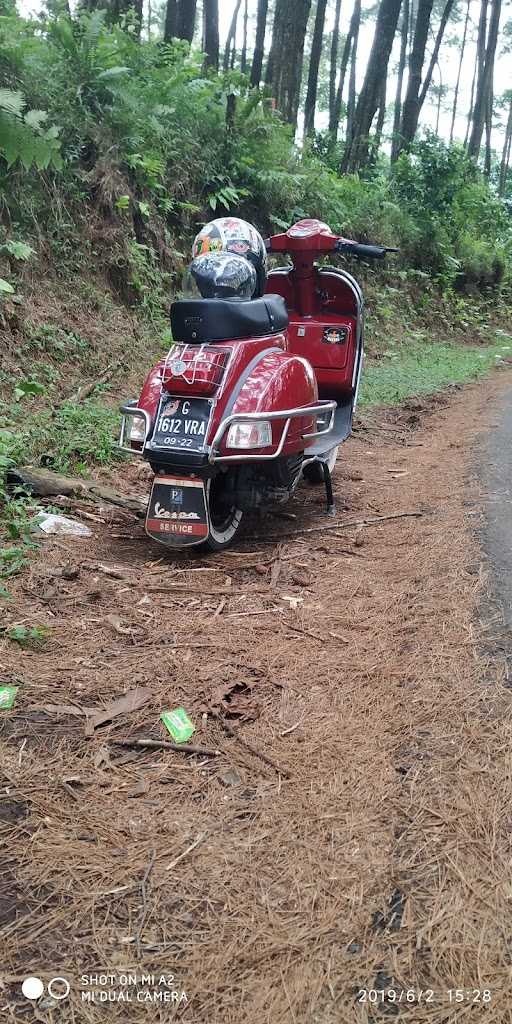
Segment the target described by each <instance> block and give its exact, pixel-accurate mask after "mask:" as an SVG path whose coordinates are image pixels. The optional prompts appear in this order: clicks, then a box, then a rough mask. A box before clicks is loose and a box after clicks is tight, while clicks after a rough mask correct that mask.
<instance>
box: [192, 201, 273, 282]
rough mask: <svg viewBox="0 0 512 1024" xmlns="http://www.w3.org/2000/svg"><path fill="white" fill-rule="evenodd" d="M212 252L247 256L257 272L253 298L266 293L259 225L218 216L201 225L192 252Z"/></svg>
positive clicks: (263, 248) (265, 252)
mask: <svg viewBox="0 0 512 1024" xmlns="http://www.w3.org/2000/svg"><path fill="white" fill-rule="evenodd" d="M210 252H231V253H235V254H236V255H237V256H244V257H245V259H247V260H249V262H250V263H252V265H253V267H254V269H255V271H256V287H255V290H254V294H253V296H252V297H253V298H257V297H259V296H261V295H263V294H264V291H265V285H266V281H267V251H266V249H265V243H264V241H263V239H262V237H261V235H260V233H259V231H257V230H256V228H255V227H254V226H253V225H252V224H249V222H248V221H246V220H241V218H240V217H217V218H216V219H215V220H211V221H209V223H208V224H205V226H204V228H201V231H200V232H199V234H197V235H196V237H195V239H194V244H193V246H192V255H193V257H194V258H195V257H196V256H203V255H204V254H205V253H210Z"/></svg>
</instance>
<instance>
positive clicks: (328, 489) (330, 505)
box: [320, 462, 336, 516]
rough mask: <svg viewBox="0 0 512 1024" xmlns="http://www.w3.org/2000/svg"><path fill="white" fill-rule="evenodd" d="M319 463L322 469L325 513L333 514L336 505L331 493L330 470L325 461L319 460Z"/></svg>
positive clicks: (334, 513)
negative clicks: (325, 503)
mask: <svg viewBox="0 0 512 1024" xmlns="http://www.w3.org/2000/svg"><path fill="white" fill-rule="evenodd" d="M320 465H321V466H322V467H323V471H324V483H325V497H326V500H327V515H328V516H335V515H336V505H335V504H334V495H333V493H332V480H331V471H330V469H329V466H328V465H327V463H326V462H321V463H320Z"/></svg>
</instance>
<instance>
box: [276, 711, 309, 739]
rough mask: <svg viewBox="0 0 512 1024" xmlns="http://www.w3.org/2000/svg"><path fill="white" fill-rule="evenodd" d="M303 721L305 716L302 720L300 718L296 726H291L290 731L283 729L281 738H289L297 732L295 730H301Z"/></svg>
mask: <svg viewBox="0 0 512 1024" xmlns="http://www.w3.org/2000/svg"><path fill="white" fill-rule="evenodd" d="M303 721H304V715H303V716H302V718H299V720H298V722H295V725H290V727H289V728H288V729H283V731H282V732H280V733H279V735H280V736H289V735H290V733H291V732H295V730H296V729H298V728H299V725H302V723H303Z"/></svg>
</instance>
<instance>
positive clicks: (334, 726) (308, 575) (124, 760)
mask: <svg viewBox="0 0 512 1024" xmlns="http://www.w3.org/2000/svg"><path fill="white" fill-rule="evenodd" d="M507 380H508V381H510V375H509V374H508V375H507ZM503 387H504V378H502V379H498V378H494V379H493V380H492V381H490V382H487V383H484V384H480V385H478V386H476V385H475V386H470V387H466V388H464V389H454V390H453V391H452V393H451V394H449V395H448V396H447V397H442V398H438V399H437V400H436V401H433V402H431V403H429V404H427V403H425V402H421V403H414V402H411V403H408V405H407V406H406V407H405V408H402V410H401V411H400V412H399V413H396V412H395V413H393V414H388V415H385V414H379V415H378V416H377V415H375V416H374V418H373V420H372V419H368V418H367V419H366V420H365V421H364V424H362V425H360V427H359V429H358V431H357V432H356V434H355V436H354V437H353V438H352V439H351V440H350V442H348V443H347V445H346V446H345V447H344V449H343V451H342V454H341V456H340V459H339V462H338V466H337V470H336V473H335V489H336V495H337V501H338V518H337V520H336V521H335V522H333V521H332V520H329V519H327V518H324V517H322V516H321V515H319V513H320V512H321V511H322V496H321V494H320V493H319V492H318V491H317V490H316V489H314V488H311V487H307V486H305V487H303V488H302V489H301V491H300V492H299V494H298V496H297V497H296V499H295V500H294V502H293V503H292V504H290V505H288V506H287V516H285V517H283V516H273V517H267V518H265V519H262V520H258V519H252V520H248V521H247V523H246V526H245V532H244V536H243V538H242V539H241V540H240V541H239V542H238V543H237V544H236V546H235V547H234V548H233V549H232V550H230V551H229V552H227V553H224V554H221V555H220V554H219V555H216V556H210V557H208V558H199V557H197V556H182V557H179V558H170V557H167V555H166V553H165V551H163V549H159V548H157V547H156V546H155V545H153V544H152V543H150V542H149V541H148V540H147V539H145V538H144V535H143V532H142V527H141V525H140V523H139V522H137V521H136V520H135V519H134V518H133V517H132V516H131V515H130V514H128V513H125V512H119V513H118V512H112V511H109V512H106V511H105V512H98V510H97V508H96V509H92V514H93V515H95V516H97V517H99V518H100V519H102V520H104V521H103V522H101V521H93V520H91V519H87V520H84V521H85V522H86V523H87V525H89V526H90V527H91V529H92V531H93V537H92V538H91V539H90V540H76V539H74V538H63V537H59V538H54V539H48V540H45V541H44V542H43V543H42V544H41V547H40V550H39V553H38V555H37V556H36V558H35V559H34V561H33V562H32V563H31V568H30V571H28V572H26V573H25V574H24V575H23V576H21V577H19V578H18V579H17V580H16V581H15V582H13V584H12V587H11V589H12V590H13V592H14V595H15V599H14V600H13V601H12V602H11V603H10V604H9V605H8V606H5V610H4V612H3V614H4V617H5V621H7V622H8V623H10V624H11V623H22V624H27V625H28V624H30V625H34V624H46V625H47V626H49V627H50V630H51V633H50V637H49V640H48V641H47V642H46V643H45V644H43V645H42V646H41V647H40V648H39V649H32V650H30V649H29V650H20V649H19V648H18V647H17V645H16V644H14V643H12V642H9V641H7V640H1V641H0V658H1V661H2V666H3V668H2V677H1V678H2V682H4V683H5V682H17V683H18V684H20V690H19V692H18V699H17V702H16V706H15V708H14V709H13V711H11V712H3V713H2V742H1V761H0V765H1V774H2V779H1V786H2V788H1V790H0V819H1V822H2V826H3V835H2V873H1V880H0V921H1V924H0V941H1V948H2V958H1V972H0V982H1V986H2V987H1V990H0V1010H1V1014H2V1019H4V1020H6V1021H12V1022H24V1021H32V1020H37V1021H49V1022H51V1024H53V1022H57V1021H65V1022H68V1021H69V1022H71V1021H73V1022H77V1024H78V1022H85V1024H89V1022H96V1021H104V1020H105V1021H107V1020H108V1021H117V1020H119V1021H123V1022H130V1024H131V1022H138V1021H142V1020H146V1019H152V1020H156V1021H163V1020H166V1021H167V1020H172V1019H175V1018H176V1019H183V1020H184V1021H186V1022H187V1024H267V1022H268V1024H270V1022H272V1024H339V1022H343V1024H344V1022H347V1024H348V1022H356V1024H357V1022H361V1024H363V1022H370V1021H377V1020H380V1019H382V1020H384V1019H387V1018H392V1017H396V1018H399V1019H400V1020H403V1021H404V1022H405V1021H411V1022H412V1021H414V1022H415V1024H416V1022H417V1024H421V1022H423V1021H429V1022H432V1024H433V1022H436V1024H441V1022H443V1024H444V1022H446V1024H449V1022H452V1021H457V1022H458V1021H459V1020H463V1019H468V1020H474V1019H477V1018H478V1019H479V1018H480V1016H483V1017H484V1019H485V1021H486V1022H488V1024H491V1022H496V1024H498V1022H499V1024H503V1022H507V1021H512V1002H511V998H510V991H511V974H512V918H511V916H510V904H511V900H512V875H511V864H512V810H511V808H512V762H511V758H510V750H511V739H512V715H511V707H510V690H509V687H510V682H509V678H508V670H507V662H506V658H505V656H504V653H503V648H502V646H500V640H501V639H502V638H503V623H502V621H501V620H500V616H499V614H498V612H497V611H496V610H495V608H494V605H493V603H492V601H490V599H489V591H490V582H489V574H488V570H487V567H486V562H485V558H484V556H483V554H482V552H481V549H480V546H479V540H478V529H479V527H480V526H481V524H482V504H481V501H482V495H481V494H480V493H479V484H478V481H477V479H476V477H475V474H474V470H473V467H474V465H475V450H476V446H478V444H479V443H480V440H479V437H478V435H479V432H480V431H482V430H483V429H484V428H485V426H486V424H489V423H490V422H491V421H492V411H491V412H489V408H490V407H491V410H492V399H493V398H494V397H496V396H497V395H498V394H499V393H500V390H501V389H502V388H503ZM120 481H121V476H118V479H117V481H116V482H117V484H118V485H119V483H120ZM125 487H126V480H125ZM144 488H145V483H144V480H143V477H142V475H141V474H140V473H139V472H138V469H137V467H135V468H133V469H132V470H131V471H130V489H131V490H132V491H137V492H138V493H141V492H143V491H144ZM401 513H417V515H415V516H412V515H407V516H404V517H403V518H388V519H385V520H383V521H382V522H381V523H377V524H373V525H368V526H365V527H358V526H356V525H347V524H350V523H352V522H353V521H354V520H355V521H358V520H361V519H364V520H369V519H370V520H374V519H376V518H377V517H378V516H386V517H390V516H393V515H396V514H401ZM290 514H291V515H293V516H294V517H295V518H291V517H290ZM309 529H312V530H313V531H314V532H310V533H308V532H307V531H308V530H309ZM135 687H148V688H149V690H150V693H149V694H148V695H147V697H148V699H147V702H146V703H145V704H144V706H143V707H141V708H140V709H139V710H136V711H132V712H128V713H125V714H122V715H120V716H118V717H115V718H114V719H113V720H112V721H111V722H106V723H104V724H102V725H98V726H97V727H96V728H95V729H94V730H92V733H93V734H92V735H87V730H86V722H87V721H89V718H88V716H87V715H86V714H85V713H84V710H83V709H84V708H85V709H87V708H94V709H96V710H98V709H100V708H103V707H106V706H107V705H108V704H109V703H110V702H111V701H112V700H113V699H115V698H118V697H120V696H121V695H123V694H124V693H125V692H126V691H128V690H133V689H134V688H135ZM179 705H181V706H183V707H185V708H186V710H187V712H188V714H189V715H190V717H191V718H192V719H193V721H194V722H195V724H196V733H195V735H194V737H193V739H192V740H191V742H193V743H195V744H198V745H201V746H203V747H205V748H208V749H209V750H211V751H212V753H211V754H205V755H186V754H184V753H182V752H181V753H177V752H174V751H172V750H162V749H146V748H136V747H133V746H131V747H130V746H121V745H118V741H120V740H126V739H132V738H134V737H145V738H147V737H152V738H153V739H163V738H166V737H167V739H168V738H169V737H168V736H167V734H165V731H164V728H163V726H162V725H161V724H160V722H159V715H160V713H161V711H162V710H165V709H167V708H173V707H176V706H179ZM226 723H227V725H228V730H229V729H231V732H229V731H228V730H227V729H226ZM233 730H235V734H233ZM89 731H91V730H89ZM245 742H248V743H249V744H251V745H252V746H253V747H254V748H255V750H256V751H257V752H259V754H261V755H262V756H259V754H255V753H253V752H252V751H251V750H249V749H248V748H247V747H246V746H245V745H244V744H245ZM215 751H217V752H218V753H215ZM265 758H267V759H269V760H265ZM30 975H34V976H36V977H39V978H41V979H42V980H43V981H44V982H45V983H47V982H48V981H50V980H51V979H52V978H55V977H58V976H60V977H61V978H64V979H66V980H67V981H68V982H69V985H70V992H69V994H68V995H67V997H66V998H63V999H62V1000H60V999H57V998H55V993H56V994H57V995H60V994H62V993H63V992H64V991H65V987H64V985H63V982H62V981H61V982H56V983H55V984H53V985H52V986H51V991H52V992H53V993H54V995H53V997H52V996H48V994H47V992H45V994H44V995H43V996H42V998H41V999H40V1000H39V1001H38V1002H35V1001H33V1000H32V1001H30V1000H28V999H26V998H24V996H23V995H22V993H21V983H22V981H23V979H25V978H26V977H28V976H30ZM96 976H98V977H96ZM101 976H103V978H102V977H101ZM153 976H154V977H153ZM171 976H172V977H171Z"/></svg>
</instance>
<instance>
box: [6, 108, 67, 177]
mask: <svg viewBox="0 0 512 1024" xmlns="http://www.w3.org/2000/svg"><path fill="white" fill-rule="evenodd" d="M24 107H25V99H24V96H23V93H21V92H16V91H14V90H12V89H0V154H1V155H2V156H3V157H4V159H5V160H6V162H7V166H8V167H11V166H12V164H15V163H16V161H18V160H19V161H20V163H21V164H23V167H24V168H25V170H27V171H28V170H29V168H30V167H32V165H33V164H35V166H36V167H37V168H38V169H39V170H44V169H45V168H46V167H49V166H50V165H52V166H53V167H55V168H60V167H62V157H61V155H60V142H59V138H58V136H59V129H58V128H57V127H56V126H55V125H52V126H51V127H50V128H45V127H44V124H45V122H46V120H47V117H48V115H47V113H46V111H45V110H28V111H26V112H25V113H23V108H24Z"/></svg>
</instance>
